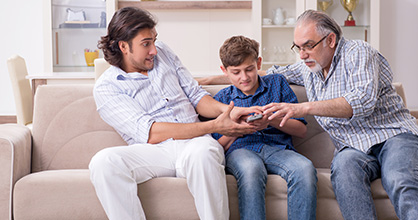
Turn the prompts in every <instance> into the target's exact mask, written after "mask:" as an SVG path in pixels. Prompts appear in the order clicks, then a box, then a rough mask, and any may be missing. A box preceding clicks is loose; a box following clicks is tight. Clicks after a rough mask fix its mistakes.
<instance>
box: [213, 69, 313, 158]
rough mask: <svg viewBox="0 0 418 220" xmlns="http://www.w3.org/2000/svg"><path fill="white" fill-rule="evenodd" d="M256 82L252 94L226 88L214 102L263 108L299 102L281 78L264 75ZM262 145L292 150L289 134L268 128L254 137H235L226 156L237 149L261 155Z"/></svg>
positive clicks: (235, 88)
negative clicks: (256, 86)
mask: <svg viewBox="0 0 418 220" xmlns="http://www.w3.org/2000/svg"><path fill="white" fill-rule="evenodd" d="M258 80H259V87H258V88H257V90H256V91H255V93H254V95H245V94H244V93H243V92H242V91H241V90H239V89H238V88H237V87H235V86H229V87H227V88H224V89H222V90H221V91H219V92H218V93H217V94H216V95H215V96H214V99H216V100H218V101H219V102H222V103H225V104H228V103H230V102H231V101H234V105H235V106H239V107H250V106H264V105H267V104H269V103H272V102H276V103H280V102H288V103H297V102H298V100H297V98H296V95H295V93H293V90H292V89H291V88H290V86H289V84H288V83H287V81H286V79H285V78H284V77H283V76H282V75H279V74H274V75H269V76H263V77H259V78H258ZM297 120H300V121H302V122H303V123H304V124H306V121H305V120H304V119H303V118H298V119H297ZM212 136H213V137H214V138H215V139H216V140H217V139H219V138H220V137H221V136H222V135H220V134H217V133H215V134H212ZM265 144H267V145H270V146H274V147H279V148H281V149H292V150H294V147H293V144H292V137H291V136H290V135H288V134H286V133H284V132H282V131H280V130H278V129H277V128H275V127H272V126H268V127H267V128H266V129H264V130H262V131H257V132H255V133H253V134H249V135H244V136H243V137H240V138H237V139H236V140H235V141H234V143H232V145H231V146H230V147H229V149H228V150H227V152H226V155H228V154H230V153H231V152H232V151H233V150H235V149H239V148H245V149H249V150H252V151H255V152H260V151H261V149H262V147H263V145H265Z"/></svg>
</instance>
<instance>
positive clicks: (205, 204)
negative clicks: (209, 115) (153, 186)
mask: <svg viewBox="0 0 418 220" xmlns="http://www.w3.org/2000/svg"><path fill="white" fill-rule="evenodd" d="M224 163H225V158H224V150H223V148H222V147H221V145H220V144H219V143H218V142H217V141H216V140H214V139H213V138H212V137H211V136H210V135H205V136H201V137H196V138H193V139H188V140H167V141H165V142H162V143H160V144H136V145H130V146H121V147H111V148H106V149H103V150H101V151H99V152H98V153H97V154H96V155H95V156H94V157H93V158H92V160H91V162H90V165H89V169H90V178H91V181H92V183H93V185H94V188H95V189H96V194H97V196H98V198H99V200H100V202H101V204H102V206H103V208H104V210H105V212H106V214H107V217H108V218H109V219H110V220H121V219H123V220H129V219H132V220H142V219H145V213H144V210H143V208H142V205H141V202H140V200H139V198H138V196H137V184H139V183H143V182H145V181H147V180H150V179H151V178H157V177H180V178H186V180H187V185H188V187H189V190H190V192H191V193H192V195H193V197H194V201H195V204H196V209H197V212H198V214H199V217H200V219H204V220H206V219H207V220H223V219H225V220H226V219H228V218H229V208H228V194H227V188H226V179H225V171H224Z"/></svg>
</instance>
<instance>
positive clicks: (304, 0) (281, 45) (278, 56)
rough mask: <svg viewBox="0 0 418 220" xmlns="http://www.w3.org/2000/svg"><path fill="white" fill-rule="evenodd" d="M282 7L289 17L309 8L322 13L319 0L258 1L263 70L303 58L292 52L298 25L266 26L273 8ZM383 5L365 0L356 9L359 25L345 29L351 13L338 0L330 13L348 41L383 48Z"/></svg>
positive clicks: (256, 20)
mask: <svg viewBox="0 0 418 220" xmlns="http://www.w3.org/2000/svg"><path fill="white" fill-rule="evenodd" d="M279 7H280V8H282V9H283V10H284V11H285V17H287V18H289V17H292V18H297V17H298V16H299V15H300V14H301V13H302V12H303V11H305V10H307V9H314V10H320V9H319V8H318V3H317V0H254V1H253V17H254V18H253V20H254V21H253V23H254V31H255V36H256V39H257V40H258V41H259V42H260V44H261V56H262V57H263V67H262V68H263V69H267V68H269V67H271V65H273V64H277V65H287V64H292V63H294V62H295V61H297V60H298V59H299V56H298V55H297V54H294V53H293V52H291V50H290V47H291V45H292V42H293V31H294V25H266V24H262V21H263V18H270V19H272V20H273V19H274V13H273V9H276V8H279ZM379 11H380V3H379V1H374V0H362V1H360V3H359V5H358V6H357V8H356V10H354V12H353V15H354V18H355V19H356V24H357V26H344V25H343V24H344V20H345V19H346V17H347V15H348V12H347V11H345V10H344V8H343V7H342V6H341V4H340V1H339V0H334V3H333V5H332V6H331V7H330V8H329V9H328V10H327V13H328V14H329V15H330V16H331V17H333V18H334V19H335V20H336V21H337V22H338V23H339V24H340V25H341V27H342V30H343V36H344V37H345V38H347V39H361V40H365V41H367V42H369V43H370V44H371V45H372V46H373V47H374V48H376V49H379V18H380V15H379V14H380V12H379Z"/></svg>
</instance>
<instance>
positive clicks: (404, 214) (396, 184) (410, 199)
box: [331, 133, 418, 220]
mask: <svg viewBox="0 0 418 220" xmlns="http://www.w3.org/2000/svg"><path fill="white" fill-rule="evenodd" d="M380 177H381V178H382V185H383V188H384V189H385V190H386V192H387V193H388V195H389V198H390V200H391V202H392V204H393V206H394V207H395V211H396V214H397V215H398V217H399V218H400V219H402V220H409V219H417V218H418V136H416V135H413V134H409V133H404V134H399V135H396V136H394V137H391V138H389V139H388V140H386V141H385V142H384V143H381V144H377V145H375V146H373V147H372V148H371V150H370V153H369V154H365V153H363V152H361V151H358V150H355V149H352V148H345V149H343V150H342V151H340V152H339V153H337V155H335V157H334V159H333V162H332V165H331V181H332V186H333V188H334V192H335V195H336V197H337V201H338V204H339V206H340V209H341V212H342V214H343V217H344V219H345V220H350V219H353V220H358V219H377V215H376V208H375V206H374V203H373V197H372V193H371V189H370V183H371V182H372V181H373V180H375V179H377V178H380Z"/></svg>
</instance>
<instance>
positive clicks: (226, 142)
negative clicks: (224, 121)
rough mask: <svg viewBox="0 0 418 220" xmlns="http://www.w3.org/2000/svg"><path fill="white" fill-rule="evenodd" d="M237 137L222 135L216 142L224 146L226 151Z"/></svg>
mask: <svg viewBox="0 0 418 220" xmlns="http://www.w3.org/2000/svg"><path fill="white" fill-rule="evenodd" d="M237 138H238V137H230V136H225V135H224V136H222V137H220V138H219V139H218V142H219V144H221V145H222V147H224V149H225V151H227V150H228V149H229V147H230V146H231V145H232V143H234V141H235V140H236V139H237Z"/></svg>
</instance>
